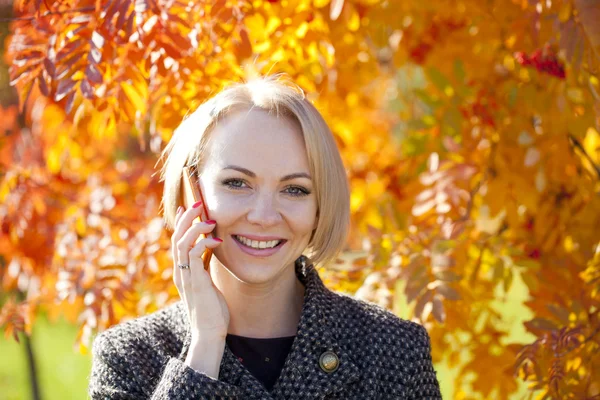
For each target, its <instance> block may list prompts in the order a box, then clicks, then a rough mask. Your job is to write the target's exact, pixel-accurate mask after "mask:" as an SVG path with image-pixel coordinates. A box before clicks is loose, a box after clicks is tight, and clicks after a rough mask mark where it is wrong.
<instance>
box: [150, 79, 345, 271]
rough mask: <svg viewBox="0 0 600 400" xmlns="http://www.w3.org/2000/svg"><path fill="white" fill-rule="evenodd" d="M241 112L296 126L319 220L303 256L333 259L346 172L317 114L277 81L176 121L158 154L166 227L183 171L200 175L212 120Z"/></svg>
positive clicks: (231, 93)
mask: <svg viewBox="0 0 600 400" xmlns="http://www.w3.org/2000/svg"><path fill="white" fill-rule="evenodd" d="M242 108H244V109H252V108H258V109H261V110H265V111H267V112H269V113H274V114H275V115H276V116H277V117H279V116H283V117H287V118H291V119H292V120H294V121H296V122H297V123H298V124H299V126H300V128H301V130H302V134H303V137H304V143H305V146H306V152H307V155H308V162H309V168H310V174H311V176H312V178H313V182H314V187H315V195H316V198H317V210H318V211H317V215H318V218H319V219H318V222H317V228H316V229H315V231H314V232H313V235H312V237H311V240H310V242H309V244H308V250H309V252H310V253H309V254H307V255H308V256H309V257H310V259H311V261H312V262H313V263H315V264H317V263H327V262H329V261H331V260H333V259H334V258H335V257H336V256H337V254H338V253H339V251H341V250H342V248H343V246H344V244H345V242H346V235H347V232H348V226H349V223H350V193H349V188H348V179H347V177H346V171H345V169H344V165H343V163H342V159H341V157H340V154H339V151H338V149H337V146H336V143H335V139H334V137H333V135H332V133H331V130H330V129H329V127H328V126H327V123H326V122H325V120H324V119H323V117H322V116H321V114H320V113H319V111H317V109H316V108H315V107H314V106H313V105H312V104H311V103H310V102H309V101H308V100H307V99H306V98H305V96H304V92H303V91H302V89H300V88H299V87H298V86H296V85H294V84H293V83H291V82H289V81H287V80H285V79H282V78H281V77H280V76H274V77H266V78H259V79H255V80H252V81H249V82H247V83H237V84H233V85H231V86H228V87H226V88H225V89H224V90H222V91H221V92H220V93H218V94H217V95H216V96H214V97H213V98H211V99H210V100H208V101H206V102H205V103H204V104H202V105H201V106H200V107H198V109H197V110H196V111H194V112H193V113H191V114H190V115H189V116H188V117H187V118H185V119H184V120H183V121H182V122H181V124H180V125H179V127H178V128H177V129H176V130H175V133H174V135H173V137H172V138H171V140H170V141H169V143H168V145H167V146H166V148H165V149H164V151H163V153H162V155H161V160H163V159H165V157H166V160H165V162H164V165H163V166H162V168H161V181H164V193H163V198H162V206H163V211H164V218H165V221H166V224H167V226H168V227H169V228H170V229H173V228H174V222H175V214H176V212H177V208H178V207H179V206H180V205H183V199H182V196H181V185H182V173H183V167H184V166H186V165H194V166H196V167H197V168H198V170H200V168H201V166H200V165H201V163H202V160H203V155H204V152H205V150H206V148H207V145H208V141H209V140H210V131H211V129H212V128H213V127H214V125H215V124H216V123H217V122H218V120H220V119H222V118H224V117H226V116H227V115H229V114H230V113H231V112H232V111H233V110H239V109H242Z"/></svg>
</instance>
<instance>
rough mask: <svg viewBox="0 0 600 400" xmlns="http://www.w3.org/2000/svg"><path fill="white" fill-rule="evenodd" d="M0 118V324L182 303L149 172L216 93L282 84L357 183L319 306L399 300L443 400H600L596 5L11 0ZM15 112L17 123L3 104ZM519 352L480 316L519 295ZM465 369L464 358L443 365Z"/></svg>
mask: <svg viewBox="0 0 600 400" xmlns="http://www.w3.org/2000/svg"><path fill="white" fill-rule="evenodd" d="M14 10H15V18H14V19H12V20H11V25H10V27H11V35H10V37H9V38H8V40H7V51H6V53H5V62H6V63H7V65H9V66H10V77H11V82H10V83H11V85H12V86H14V87H15V88H16V90H17V92H18V94H19V104H18V106H17V105H15V106H14V107H11V106H6V107H4V108H3V109H2V110H1V115H0V117H1V119H2V125H1V126H2V128H3V132H2V133H3V137H2V139H1V140H2V141H1V142H0V152H1V155H2V157H0V160H1V167H0V168H1V169H0V177H1V182H0V202H1V205H0V222H1V227H2V229H1V231H0V257H1V261H2V262H1V264H0V268H1V270H0V276H1V277H2V288H3V291H4V292H5V293H6V294H7V296H5V300H4V303H3V304H2V309H1V313H0V326H2V327H3V329H4V332H5V333H6V335H7V336H8V335H11V334H14V335H15V337H17V336H16V332H19V331H24V332H26V333H30V332H31V325H32V323H34V319H35V315H36V312H37V311H38V310H39V309H44V310H47V311H48V312H49V313H51V315H59V314H63V315H65V316H67V317H68V318H69V319H70V320H71V321H72V322H77V323H78V324H80V327H81V329H80V335H79V337H78V343H79V344H80V346H81V349H82V351H85V349H86V348H87V347H88V346H89V345H90V339H91V335H92V334H93V332H95V331H98V330H103V329H106V328H108V327H109V326H111V325H113V324H116V323H117V322H119V321H121V320H123V319H125V318H129V317H133V316H137V315H142V314H146V313H149V312H152V311H155V310H157V309H158V308H160V307H163V306H165V305H166V304H168V303H170V302H172V301H174V300H176V299H177V298H178V295H177V292H176V289H175V288H174V285H172V279H171V268H172V266H171V260H170V259H169V251H168V250H169V233H168V232H166V231H165V229H164V224H163V221H162V219H161V217H160V213H159V203H160V195H161V185H160V183H159V182H158V179H157V176H156V175H155V171H156V168H155V164H156V162H157V154H158V153H159V152H160V150H161V149H162V148H163V146H164V144H165V142H167V141H168V140H169V138H170V137H171V135H172V132H173V129H174V128H175V127H176V126H177V125H178V123H179V122H180V121H181V119H182V118H183V117H184V115H185V114H186V113H187V112H188V111H189V110H190V109H194V108H195V107H196V106H197V105H198V104H200V103H201V102H202V101H203V100H205V99H206V98H207V97H208V96H210V94H211V93H214V92H215V91H217V90H219V89H220V88H221V87H223V86H224V85H226V84H228V83H229V82H232V81H240V80H243V79H249V78H252V77H253V76H255V75H257V74H266V73H274V72H285V73H287V74H288V75H290V76H291V77H292V78H293V79H294V80H295V81H296V82H297V83H298V84H299V85H300V86H301V87H303V88H304V89H305V90H306V92H307V93H308V96H309V98H310V99H311V100H312V101H314V103H315V104H316V105H317V106H318V108H319V109H320V110H321V111H322V112H323V114H324V115H325V116H326V119H327V120H328V122H329V123H330V125H331V127H332V129H333V131H334V133H335V135H336V137H337V139H338V144H339V147H340V150H341V152H342V155H343V157H344V160H345V163H346V166H347V170H348V174H349V179H350V181H351V186H352V198H351V207H352V213H353V221H352V226H353V229H352V233H351V237H350V240H349V244H348V249H350V250H364V251H365V252H366V253H367V255H366V256H365V257H358V258H355V259H354V260H353V261H352V263H350V264H335V265H330V266H326V268H325V269H323V271H322V275H323V277H324V278H325V280H326V282H327V284H328V285H329V286H331V287H332V288H334V289H337V290H342V291H346V292H349V293H352V294H355V295H356V296H357V297H359V298H363V299H367V300H370V301H375V302H377V303H379V304H381V305H382V306H385V307H390V308H392V307H394V304H395V303H396V300H397V298H398V296H400V295H401V294H402V295H404V296H406V299H407V301H408V302H409V305H410V307H411V309H412V315H413V317H414V319H415V320H417V321H419V322H421V323H423V324H424V325H425V326H426V327H427V328H428V330H429V332H430V334H431V338H432V346H433V357H434V360H435V361H439V360H441V359H442V357H447V359H448V360H450V363H451V364H452V365H455V366H456V367H457V368H459V373H458V375H457V378H456V382H455V387H456V388H469V389H470V390H471V391H472V392H474V393H476V394H477V395H478V396H480V397H482V398H498V399H503V398H508V397H509V396H510V394H511V393H514V392H515V391H516V389H517V383H518V382H527V383H528V384H529V385H530V386H529V387H530V389H531V391H532V394H533V393H535V394H538V395H539V396H540V397H541V398H556V399H559V398H560V399H563V398H572V399H584V398H598V397H599V396H600V356H599V355H598V354H600V352H599V351H598V350H599V345H600V334H599V332H600V320H599V312H600V311H599V309H600V308H599V307H600V229H599V228H600V197H599V191H600V184H599V180H600V147H599V146H600V135H599V133H598V131H599V128H600V95H599V91H600V81H599V66H600V58H599V57H600V24H598V23H597V21H600V4H598V2H595V1H593V0H555V1H551V0H544V1H537V0H512V1H511V0H504V1H500V0H489V1H480V0H462V1H458V0H456V1H451V0H440V1H436V2H424V1H410V0H408V1H402V2H400V1H389V0H388V1H380V0H345V1H344V0H333V1H330V0H268V1H263V0H255V1H251V0H219V1H216V2H212V1H210V2H209V1H199V2H189V3H188V2H182V1H177V0H164V1H154V0H136V1H132V0H121V1H116V0H112V1H111V0H108V1H103V2H101V1H95V2H93V1H77V0H74V1H71V2H65V1H45V2H41V1H39V0H36V1H18V2H16V3H15V4H14ZM17 107H18V110H17ZM517 276H518V277H519V278H520V279H522V280H523V281H524V282H525V284H526V287H527V290H528V292H529V296H530V297H529V298H530V300H529V301H528V302H527V307H528V308H529V309H530V310H531V312H532V314H533V315H534V317H533V318H532V319H531V320H530V321H527V322H526V323H525V327H526V329H527V330H528V331H529V332H531V333H532V334H533V335H534V336H535V340H533V341H532V342H530V343H511V342H510V341H507V337H508V335H509V332H508V325H507V324H506V321H504V320H503V318H502V315H501V313H499V311H498V308H497V303H498V302H499V301H502V299H503V298H504V296H505V295H506V293H507V292H508V290H509V289H510V287H511V285H512V282H513V279H514V278H515V277H517ZM465 351H467V352H469V354H471V359H470V361H468V362H466V363H462V364H461V363H460V362H459V360H460V357H461V354H463V353H464V352H465Z"/></svg>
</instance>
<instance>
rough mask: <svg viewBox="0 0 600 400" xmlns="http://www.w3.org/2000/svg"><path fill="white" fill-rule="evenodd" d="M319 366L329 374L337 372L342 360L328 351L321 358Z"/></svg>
mask: <svg viewBox="0 0 600 400" xmlns="http://www.w3.org/2000/svg"><path fill="white" fill-rule="evenodd" d="M319 366H320V367H321V369H322V370H323V371H325V372H327V373H328V374H330V373H332V372H335V371H336V370H337V369H338V367H339V366H340V359H339V358H338V356H337V354H335V353H334V352H333V351H329V350H328V351H326V352H325V353H323V354H321V358H319Z"/></svg>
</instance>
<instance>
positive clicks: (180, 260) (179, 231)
mask: <svg viewBox="0 0 600 400" xmlns="http://www.w3.org/2000/svg"><path fill="white" fill-rule="evenodd" d="M194 206H195V207H192V208H190V209H189V210H186V211H184V210H183V207H180V208H179V210H178V211H177V214H176V217H175V231H174V232H173V236H172V237H171V248H172V251H173V261H174V266H173V281H174V282H175V286H176V287H177V291H178V292H179V297H181V299H182V300H183V302H184V304H185V306H186V308H187V313H188V317H189V322H190V330H191V334H192V345H191V347H190V350H189V353H188V356H187V359H186V364H188V365H190V366H192V367H193V368H195V369H197V370H200V371H201V372H205V373H208V374H209V375H211V376H213V377H215V378H216V376H215V368H216V375H218V368H219V364H220V361H221V358H222V356H223V350H224V345H225V337H226V336H227V328H228V327H229V309H228V307H227V303H226V302H225V298H224V297H223V294H222V293H221V292H220V291H219V290H218V289H217V288H216V287H215V285H214V284H213V282H212V279H211V277H210V274H209V272H208V271H206V270H204V265H203V261H202V254H203V253H204V252H205V250H206V249H207V248H210V249H214V248H215V247H217V246H218V245H219V244H220V243H221V242H222V240H221V239H219V238H213V239H211V238H202V239H200V240H198V238H199V237H200V235H201V234H208V233H210V232H212V231H213V229H214V228H215V222H214V221H205V222H196V223H192V222H193V221H194V219H196V217H198V216H200V210H201V203H196V204H194ZM179 264H187V265H189V268H185V269H182V268H180V267H179V266H178V265H179ZM215 348H217V349H219V348H220V350H217V351H216V352H215V350H214V349H215ZM207 351H208V352H210V353H214V354H206V352H207ZM200 353H205V354H200ZM207 356H208V357H207ZM215 357H216V358H215ZM217 358H218V359H217Z"/></svg>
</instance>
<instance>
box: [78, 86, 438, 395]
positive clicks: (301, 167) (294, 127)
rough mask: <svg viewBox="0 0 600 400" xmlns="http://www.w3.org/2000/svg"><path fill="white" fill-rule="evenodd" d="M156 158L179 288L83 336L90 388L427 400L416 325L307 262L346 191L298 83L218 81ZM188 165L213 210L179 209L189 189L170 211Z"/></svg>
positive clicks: (429, 385) (428, 371)
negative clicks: (171, 296)
mask: <svg viewBox="0 0 600 400" xmlns="http://www.w3.org/2000/svg"><path fill="white" fill-rule="evenodd" d="M165 155H167V158H166V162H165V164H164V167H163V170H162V177H163V179H164V197H163V204H164V214H165V219H166V221H167V224H168V225H169V227H170V228H172V229H173V230H174V232H173V236H172V246H173V259H174V265H175V266H174V270H173V279H174V281H175V284H176V286H177V289H178V291H179V295H180V297H181V299H182V301H179V302H178V303H176V304H174V305H171V306H169V307H166V308H165V309H163V310H160V311H158V312H155V313H153V314H151V315H148V316H144V317H141V318H138V319H136V320H133V321H127V322H124V323H121V324H119V325H117V326H115V327H112V328H111V329H108V330H107V331H105V332H103V333H101V334H99V335H98V336H97V337H96V339H95V340H94V344H93V367H92V375H91V380H90V385H89V393H90V396H91V397H92V399H106V398H111V399H147V398H153V399H166V398H169V399H171V398H172V399H188V398H190V399H209V398H210V399H214V398H219V399H221V398H227V399H324V398H327V399H392V398H398V399H425V398H428V399H439V398H441V395H440V391H439V385H438V382H437V379H436V374H435V371H434V369H433V367H432V363H431V356H430V344H429V337H428V334H427V332H426V330H425V329H424V328H423V327H421V326H420V325H418V324H415V323H413V322H409V321H405V320H402V319H399V318H398V317H396V316H394V315H393V314H391V313H389V312H387V311H385V310H383V309H381V308H379V307H377V306H375V305H371V304H368V303H365V302H361V301H358V300H354V299H352V298H350V297H348V296H343V295H340V294H336V293H334V292H332V291H330V290H328V289H327V288H325V286H324V285H323V283H322V282H321V280H320V278H319V275H318V273H317V271H316V269H315V267H314V265H316V264H317V263H326V262H327V261H329V260H331V259H332V258H334V257H335V256H336V254H337V253H338V252H339V251H340V249H341V248H342V246H343V245H344V241H345V236H346V231H347V227H348V221H349V191H348V183H347V178H346V175H345V170H344V167H343V164H342V161H341V158H340V155H339V153H338V151H337V148H336V145H335V141H334V138H333V136H332V134H331V132H330V130H329V128H328V127H327V125H326V123H325V121H324V120H323V118H322V117H321V115H320V114H319V112H318V111H317V110H316V109H315V108H314V107H313V106H312V105H311V104H310V102H309V101H308V100H306V99H305V98H304V96H303V93H302V92H301V91H300V90H298V89H296V88H294V86H293V85H290V84H286V83H282V82H281V81H278V80H276V79H272V78H267V79H261V80H257V81H254V82H250V83H246V84H239V85H235V86H232V87H229V88H227V89H225V90H224V91H222V92H221V93H219V94H218V95H216V96H215V97H214V98H212V99H211V100H209V101H208V102H206V103H205V104H203V105H202V106H200V107H199V108H198V110H197V111H195V112H194V113H193V114H191V115H190V116H189V118H187V119H185V120H184V121H183V122H182V124H181V126H180V127H179V128H178V129H177V131H176V132H175V135H174V136H173V139H172V140H171V142H170V143H169V145H168V146H167V148H166V149H165ZM186 166H193V167H195V168H196V169H197V171H198V179H197V180H196V181H195V183H197V184H198V185H199V188H200V189H201V191H202V193H203V195H204V197H203V198H204V201H205V202H206V204H205V205H206V207H207V209H208V212H209V214H210V218H211V220H207V221H204V222H196V223H194V222H193V221H194V220H195V219H196V218H197V217H198V216H199V215H200V212H201V211H200V210H201V209H202V208H203V205H202V204H200V202H198V203H196V204H194V206H193V207H190V208H189V209H183V203H182V196H181V191H182V187H181V185H182V179H183V178H184V177H183V175H182V174H183V172H182V171H183V168H184V167H186ZM206 234H212V236H213V237H212V238H210V237H205V236H204V235H206ZM207 249H212V250H213V251H214V256H213V257H212V260H211V262H210V267H209V270H208V271H206V270H204V268H203V260H202V255H203V254H204V253H205V251H206V250H207ZM304 253H306V254H307V255H308V256H309V257H310V258H309V257H306V256H305V255H303V254H304Z"/></svg>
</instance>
